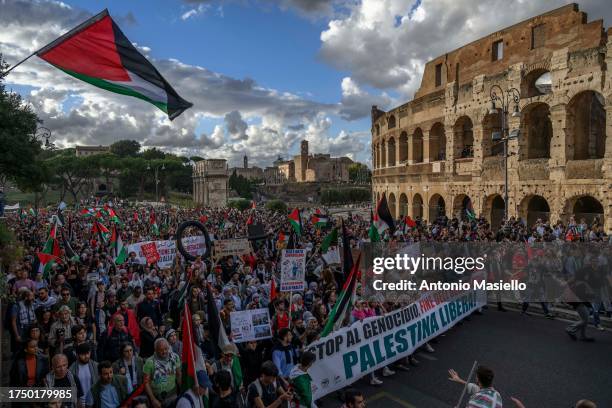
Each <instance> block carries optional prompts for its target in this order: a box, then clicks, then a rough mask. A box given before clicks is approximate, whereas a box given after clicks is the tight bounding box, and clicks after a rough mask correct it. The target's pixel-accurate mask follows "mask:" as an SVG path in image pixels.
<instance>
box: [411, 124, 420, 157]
mask: <svg viewBox="0 0 612 408" xmlns="http://www.w3.org/2000/svg"><path fill="white" fill-rule="evenodd" d="M412 152H413V155H414V162H415V163H422V162H423V131H422V130H421V128H416V129H415V131H414V134H413V135H412Z"/></svg>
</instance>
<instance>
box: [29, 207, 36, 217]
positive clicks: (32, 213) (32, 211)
mask: <svg viewBox="0 0 612 408" xmlns="http://www.w3.org/2000/svg"><path fill="white" fill-rule="evenodd" d="M28 213H29V214H30V215H31V216H32V217H36V216H37V215H38V214H36V210H35V209H34V208H32V207H30V208H29V209H28Z"/></svg>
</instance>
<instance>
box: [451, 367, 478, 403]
mask: <svg viewBox="0 0 612 408" xmlns="http://www.w3.org/2000/svg"><path fill="white" fill-rule="evenodd" d="M477 365H478V361H476V360H474V364H472V369H471V370H470V375H468V378H467V380H465V385H464V386H463V391H462V392H461V396H460V397H459V401H457V405H455V408H459V407H460V405H461V402H462V401H463V398H464V397H465V393H466V392H467V387H468V384H469V383H470V380H471V379H472V375H474V371H475V370H476V366H477Z"/></svg>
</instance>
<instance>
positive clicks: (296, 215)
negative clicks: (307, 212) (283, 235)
mask: <svg viewBox="0 0 612 408" xmlns="http://www.w3.org/2000/svg"><path fill="white" fill-rule="evenodd" d="M289 223H291V226H292V227H293V229H294V230H295V233H296V234H297V235H298V236H300V235H302V219H301V218H300V210H299V208H295V209H294V210H293V211H291V214H289Z"/></svg>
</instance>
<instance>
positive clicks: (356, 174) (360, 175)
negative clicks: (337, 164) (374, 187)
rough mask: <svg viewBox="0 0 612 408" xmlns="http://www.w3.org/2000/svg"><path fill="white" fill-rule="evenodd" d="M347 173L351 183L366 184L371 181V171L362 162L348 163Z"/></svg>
mask: <svg viewBox="0 0 612 408" xmlns="http://www.w3.org/2000/svg"><path fill="white" fill-rule="evenodd" d="M348 173H349V180H350V181H351V182H352V183H357V184H366V183H371V181H372V171H371V170H370V169H369V168H368V166H366V165H365V164H363V163H353V164H350V165H349V167H348Z"/></svg>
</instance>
